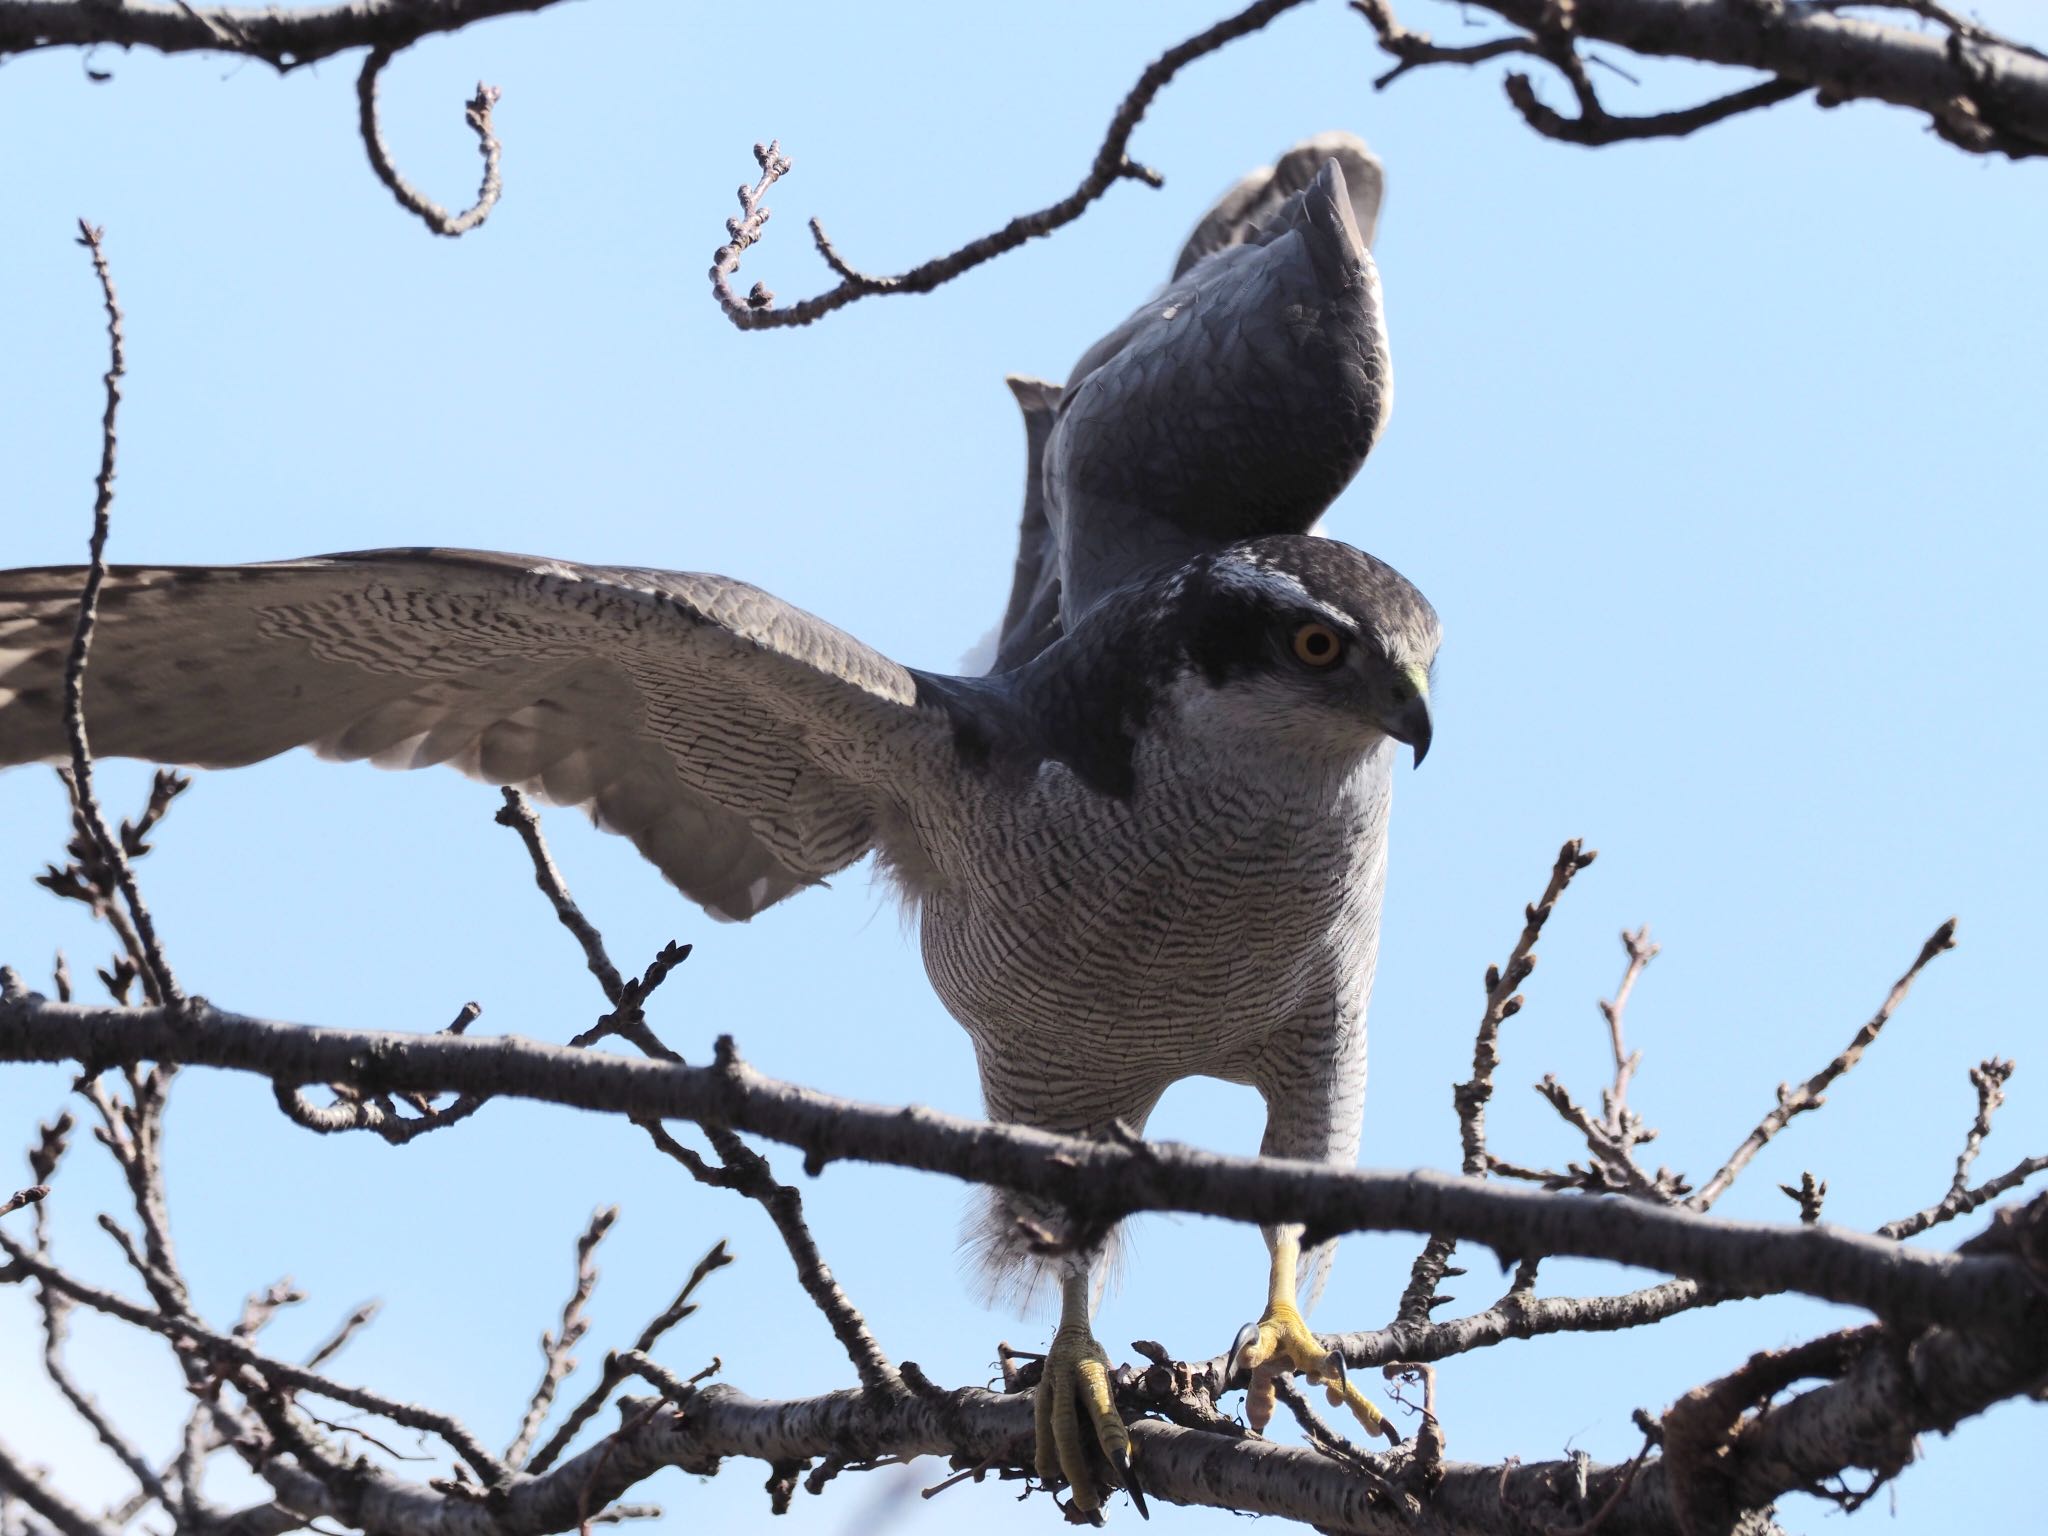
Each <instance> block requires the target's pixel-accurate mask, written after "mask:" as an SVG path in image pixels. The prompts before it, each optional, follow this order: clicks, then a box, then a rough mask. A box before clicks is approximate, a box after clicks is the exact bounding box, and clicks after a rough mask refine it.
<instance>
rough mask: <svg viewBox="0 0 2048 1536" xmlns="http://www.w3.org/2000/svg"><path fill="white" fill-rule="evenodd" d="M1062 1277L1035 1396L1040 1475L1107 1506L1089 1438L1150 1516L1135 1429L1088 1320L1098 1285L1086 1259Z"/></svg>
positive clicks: (1085, 1508) (1085, 1507)
mask: <svg viewBox="0 0 2048 1536" xmlns="http://www.w3.org/2000/svg"><path fill="white" fill-rule="evenodd" d="M1064 1268H1065V1273H1064V1274H1063V1276H1062V1279H1061V1282H1060V1324H1059V1328H1058V1329H1057V1330H1056V1331H1055V1332H1054V1334H1053V1336H1052V1348H1051V1349H1049V1350H1047V1351H1046V1356H1045V1370H1044V1374H1043V1375H1042V1376H1041V1377H1040V1378H1039V1383H1038V1392H1037V1396H1036V1399H1035V1401H1034V1403H1033V1409H1034V1412H1035V1416H1036V1423H1037V1463H1038V1475H1039V1477H1041V1478H1042V1479H1044V1480H1045V1481H1046V1482H1048V1483H1052V1482H1056V1481H1059V1480H1061V1479H1064V1480H1065V1481H1066V1484H1067V1487H1068V1489H1069V1490H1070V1493H1071V1496H1072V1498H1073V1501H1074V1507H1075V1508H1076V1509H1078V1510H1080V1511H1081V1512H1082V1513H1083V1514H1092V1513H1094V1511H1095V1510H1096V1509H1098V1508H1099V1507H1100V1506H1101V1503H1102V1496H1101V1494H1100V1493H1098V1492H1097V1490H1096V1486H1095V1471H1094V1469H1093V1468H1092V1467H1091V1466H1090V1465H1089V1458H1088V1438H1089V1436H1091V1435H1092V1436H1093V1437H1094V1441H1095V1444H1096V1445H1097V1446H1099V1447H1100V1448H1101V1450H1102V1456H1103V1459H1104V1460H1105V1461H1106V1462H1108V1464H1109V1470H1110V1475H1111V1486H1113V1487H1121V1488H1124V1489H1126V1490H1127V1491H1128V1492H1129V1493H1130V1495H1131V1502H1132V1503H1133V1504H1135V1505H1137V1506H1138V1513H1139V1514H1141V1515H1146V1518H1148V1519H1149V1518H1150V1516H1149V1515H1148V1514H1147V1512H1146V1509H1145V1495H1144V1494H1143V1493H1142V1492H1141V1491H1140V1490H1139V1488H1138V1480H1137V1478H1136V1477H1134V1476H1133V1475H1132V1472H1131V1452H1132V1449H1133V1447H1132V1445H1131V1435H1130V1431H1129V1430H1128V1429H1126V1428H1125V1427H1124V1421H1123V1419H1122V1417H1121V1416H1120V1415H1119V1414H1118V1413H1117V1411H1116V1397H1115V1394H1114V1393H1113V1392H1111V1390H1110V1385H1109V1355H1108V1353H1107V1352H1106V1351H1105V1350H1104V1349H1103V1347H1102V1346H1101V1345H1100V1344H1098V1343H1096V1341H1095V1334H1094V1331H1093V1329H1092V1328H1091V1327H1090V1326H1089V1316H1088V1313H1089V1304H1090V1301H1091V1292H1092V1291H1093V1289H1094V1288H1093V1286H1092V1285H1091V1284H1090V1282H1089V1274H1088V1271H1089V1265H1088V1262H1087V1261H1086V1260H1085V1259H1076V1260H1073V1261H1071V1262H1069V1263H1068V1264H1067V1265H1066V1266H1064Z"/></svg>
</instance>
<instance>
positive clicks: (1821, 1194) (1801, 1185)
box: [1778, 1172, 1828, 1227]
mask: <svg viewBox="0 0 2048 1536" xmlns="http://www.w3.org/2000/svg"><path fill="white" fill-rule="evenodd" d="M1778 1188H1779V1189H1781V1190H1783V1191H1784V1192H1785V1198H1786V1199H1788V1200H1790V1201H1792V1203H1793V1204H1795V1205H1797V1206H1798V1207H1799V1221H1800V1224H1801V1225H1802V1226H1808V1227H1810V1226H1812V1225H1813V1224H1814V1223H1815V1222H1817V1221H1819V1220H1820V1207H1821V1202H1822V1201H1824V1200H1825V1199H1827V1197H1828V1181H1827V1180H1826V1179H1816V1178H1814V1176H1813V1174H1812V1173H1811V1172H1807V1173H1802V1174H1800V1175H1799V1182H1798V1183H1797V1184H1780V1185H1779V1186H1778Z"/></svg>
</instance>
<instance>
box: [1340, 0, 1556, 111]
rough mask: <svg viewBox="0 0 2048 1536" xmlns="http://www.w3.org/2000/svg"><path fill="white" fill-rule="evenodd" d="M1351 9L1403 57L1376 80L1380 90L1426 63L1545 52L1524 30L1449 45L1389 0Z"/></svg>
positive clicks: (1361, 2)
mask: <svg viewBox="0 0 2048 1536" xmlns="http://www.w3.org/2000/svg"><path fill="white" fill-rule="evenodd" d="M1351 9H1353V10H1354V11H1356V12H1358V14H1359V15H1361V16H1363V17H1364V18H1365V19H1366V20H1367V21H1368V22H1370V23H1371V24H1372V29H1373V32H1374V33H1375V34H1376V35H1377V36H1378V37H1379V43H1380V47H1381V48H1382V49H1383V50H1385V51H1386V52H1387V53H1389V54H1391V55H1392V56H1393V57H1394V58H1396V59H1398V60H1400V62H1399V63H1398V64H1396V65H1395V66H1394V67H1393V68H1392V69H1390V70H1388V71H1387V72H1386V73H1385V74H1383V75H1381V76H1380V77H1379V78H1378V79H1376V80H1374V81H1373V83H1372V88H1373V89H1374V90H1376V91H1383V90H1385V89H1386V88H1387V87H1388V86H1390V85H1392V84H1393V83H1394V82H1395V81H1396V80H1398V79H1400V78H1401V77H1402V76H1403V75H1405V74H1407V73H1408V71H1409V70H1411V69H1420V68H1422V67H1423V66H1424V65H1425V64H1467V65H1470V64H1484V63H1485V62H1486V61H1487V60H1488V59H1498V58H1500V57H1502V56H1503V55H1505V54H1510V53H1533V54H1536V55H1538V56H1539V57H1540V56H1541V54H1542V52H1543V49H1542V45H1541V44H1539V43H1538V42H1537V41H1536V39H1535V38H1533V37H1528V36H1525V35H1523V34H1521V33H1509V34H1508V35H1507V36H1505V37H1489V38H1487V39H1486V40H1485V41H1484V42H1479V43H1464V44H1455V45H1451V46H1445V45H1443V44H1440V43H1438V42H1436V41H1435V40H1434V39H1432V38H1431V37H1430V35H1429V34H1428V33H1427V32H1416V31H1412V30H1410V29H1409V28H1407V27H1404V26H1402V25H1401V23H1400V22H1399V20H1397V19H1396V18H1395V16H1394V9H1393V7H1392V6H1391V5H1389V4H1388V3H1387V0H1351Z"/></svg>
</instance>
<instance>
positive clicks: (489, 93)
mask: <svg viewBox="0 0 2048 1536" xmlns="http://www.w3.org/2000/svg"><path fill="white" fill-rule="evenodd" d="M392 52H393V50H392V49H390V48H387V47H383V46H379V47H375V48H372V49H371V50H370V52H369V55H368V56H367V57H366V58H365V59H364V60H363V68H362V73H360V74H359V75H357V76H356V121H357V126H358V127H359V128H360V130H361V132H362V136H363V151H364V153H366V154H367V155H369V157H370V169H371V170H373V171H375V172H376V173H377V179H378V180H379V181H381V182H383V183H384V185H385V186H386V187H387V188H389V189H390V191H391V195H392V196H393V197H395V198H397V199H398V206H399V207H401V208H403V209H405V210H406V211H407V212H408V213H412V214H416V215H418V217H419V219H420V222H421V223H423V224H425V225H426V226H427V228H428V229H429V230H431V231H433V232H434V233H435V234H437V235H445V236H446V237H448V238H449V239H451V240H453V239H455V238H457V237H458V236H461V235H466V234H468V233H469V232H470V231H471V230H472V229H475V228H476V227H477V225H479V224H481V223H483V221H484V220H485V219H487V218H489V217H490V216H491V210H492V209H493V208H495V207H497V205H498V194H499V193H500V192H502V191H503V190H504V184H503V183H502V182H501V181H500V180H499V178H498V159H499V156H500V154H501V147H500V145H499V143H498V139H497V135H496V134H494V133H493V132H492V131H491V109H492V108H493V107H495V106H496V105H497V104H498V97H499V95H500V94H501V93H500V91H499V90H498V88H497V87H496V86H495V85H485V84H484V83H483V82H482V81H481V80H479V81H478V82H477V85H476V94H475V95H474V96H472V97H470V99H469V101H468V102H467V104H465V105H464V107H463V109H462V117H463V121H464V122H466V123H468V124H469V130H470V132H471V133H474V134H475V135H476V148H477V153H478V154H480V155H482V156H483V161H484V178H483V184H482V185H481V186H479V187H478V188H477V193H476V201H475V202H474V203H472V204H470V206H469V207H468V208H466V209H464V210H463V211H462V212H461V213H450V212H449V211H448V210H447V209H446V208H443V207H442V206H441V205H440V204H439V203H437V202H435V201H434V200H433V199H432V198H430V197H428V196H427V195H426V194H425V193H423V192H421V191H420V190H419V189H418V188H416V187H414V186H413V184H412V183H411V182H409V181H407V180H406V179H405V177H404V176H403V175H401V174H400V173H399V169H398V167H397V165H395V164H394V163H393V162H392V159H391V150H390V147H389V146H388V145H386V144H385V142H384V129H383V127H382V125H381V124H380V123H379V122H378V120H377V81H378V79H379V78H380V77H381V76H382V75H383V73H384V66H385V65H387V64H389V63H390V62H391V58H392Z"/></svg>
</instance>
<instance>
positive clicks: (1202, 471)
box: [999, 134, 1393, 666]
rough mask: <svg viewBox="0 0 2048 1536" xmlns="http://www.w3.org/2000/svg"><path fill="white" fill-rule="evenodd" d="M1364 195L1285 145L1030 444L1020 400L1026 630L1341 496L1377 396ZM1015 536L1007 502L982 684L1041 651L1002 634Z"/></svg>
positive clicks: (1097, 351) (1319, 161) (1241, 187)
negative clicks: (1004, 589)
mask: <svg viewBox="0 0 2048 1536" xmlns="http://www.w3.org/2000/svg"><path fill="white" fill-rule="evenodd" d="M1382 185H1383V178H1382V174H1381V171H1380V164H1379V161H1378V160H1377V159H1376V158H1375V157H1374V156H1373V155H1372V153H1371V151H1370V150H1368V149H1367V148H1366V147H1365V145H1364V144H1363V143H1361V142H1360V141H1359V140H1358V139H1356V138H1354V137H1352V136H1351V135H1349V134H1324V135H1321V136H1319V137H1317V138H1314V139H1310V140H1307V141H1305V142H1304V143H1302V144H1299V145H1297V146H1295V148H1293V149H1292V150H1290V151H1288V153H1287V154H1285V155H1283V156H1282V157H1281V159H1280V161H1279V163H1278V164H1276V165H1274V166H1270V167H1268V168H1266V169H1264V170H1262V171H1256V172H1254V173H1253V174H1252V175H1250V176H1248V177H1246V178H1245V179H1244V180H1243V181H1241V182H1239V183H1238V184H1237V186H1235V187H1233V188H1232V189H1231V190H1230V191H1229V192H1228V193H1227V194H1225V196H1224V197H1223V199H1222V200H1221V201H1220V202H1219V203H1218V204H1217V205H1216V207H1215V208H1214V209H1212V210H1211V211H1210V212H1209V214H1208V215H1207V216H1205V217H1204V218H1203V220H1202V221H1201V223H1200V224H1198V225H1197V226H1196V228H1195V231H1194V233H1193V234H1192V235H1191V236H1190V237H1189V239H1188V241H1187V244H1186V246H1185V247H1184V248H1183V250H1182V251H1181V254H1180V259H1179V261H1178V262H1177V264H1176V266H1175V272H1174V277H1173V280H1172V281H1170V282H1169V283H1167V285H1166V286H1165V287H1164V288H1162V289H1161V290H1160V291H1159V292H1158V293H1157V294H1155V295H1154V296H1153V297H1152V298H1151V299H1150V300H1148V301H1147V302H1146V303H1145V304H1144V305H1142V306H1141V307H1140V308H1139V309H1138V310H1137V311H1136V312H1134V313H1133V314H1132V315H1131V316H1130V317H1129V318H1128V319H1126V320H1125V321H1124V322H1123V323H1122V324H1121V325H1119V326H1117V327H1116V329H1114V330H1112V331H1111V332H1110V333H1109V334H1108V335H1106V336H1104V337H1103V338H1102V339H1101V340H1100V341H1098V342H1096V343H1095V345H1094V346H1092V347H1090V348H1089V349H1088V351H1087V352H1086V353H1085V354H1084V355H1083V356H1082V358H1081V360H1080V362H1079V363H1077V364H1076V365H1075V367H1074V371H1073V375H1072V377H1070V378H1069V379H1068V381H1067V385H1066V388H1065V390H1064V392H1063V393H1062V394H1060V395H1059V396H1058V397H1057V405H1056V410H1055V412H1054V414H1053V416H1052V419H1051V429H1050V432H1049V433H1048V434H1047V435H1046V436H1045V438H1044V440H1043V442H1042V443H1041V442H1040V440H1039V439H1038V437H1037V436H1036V435H1035V434H1033V432H1032V428H1033V425H1034V423H1035V421H1036V418H1035V417H1034V415H1033V412H1034V409H1038V408H1042V406H1041V403H1040V402H1036V401H1031V400H1023V397H1022V396H1020V400H1021V401H1022V403H1024V406H1025V413H1026V426H1027V448H1028V450H1029V452H1030V455H1031V457H1030V460H1029V463H1028V465H1027V468H1028V469H1030V470H1033V471H1035V473H1036V475H1037V479H1036V480H1033V481H1027V486H1029V487H1030V488H1031V489H1032V490H1035V492H1036V494H1037V495H1038V496H1039V497H1040V498H1042V503H1043V507H1044V523H1043V527H1044V530H1045V531H1046V532H1047V533H1048V534H1049V535H1050V538H1049V542H1044V543H1041V544H1040V545H1039V546H1038V551H1039V564H1040V569H1038V570H1037V571H1036V572H1035V573H1034V574H1033V579H1032V581H1031V583H1030V586H1029V590H1030V591H1032V592H1033V593H1035V594H1037V595H1038V604H1039V605H1038V608H1037V609H1032V608H1029V607H1027V608H1026V609H1025V610H1024V611H1025V612H1026V613H1031V612H1039V611H1042V610H1043V608H1044V607H1045V606H1046V598H1045V596H1044V594H1046V593H1047V592H1054V593H1055V594H1056V595H1055V597H1054V598H1053V599H1052V601H1053V602H1055V603H1056V604H1057V607H1058V609H1059V610H1060V612H1061V613H1062V614H1063V616H1064V617H1063V619H1062V627H1064V626H1065V625H1067V624H1069V623H1070V622H1071V620H1072V618H1073V617H1074V616H1076V615H1078V614H1080V613H1083V612H1085V611H1087V609H1088V608H1090V607H1092V606H1093V605H1094V604H1095V603H1096V602H1097V601H1099V600H1100V599H1101V598H1102V597H1103V596H1104V595H1106V594H1107V593H1109V592H1111V591H1113V590H1115V589H1116V588H1117V587H1119V586H1122V585H1124V584H1125V583H1126V582H1128V581H1130V580H1132V579H1133V578H1135V577H1138V576H1142V575H1144V574H1146V573H1147V572H1149V571H1154V570H1157V569H1159V568H1161V567H1164V566H1167V565H1171V564H1176V563H1178V562H1180V561H1182V560H1185V559H1187V558H1189V557H1190V556H1192V555H1195V554H1199V553H1202V552H1204V551H1207V550H1213V549H1217V548H1220V547H1222V546H1223V545H1225V544H1229V543H1232V542H1234V541H1236V540H1239V539H1247V538H1256V537H1260V536H1262V535H1266V534H1274V533H1305V532H1307V531H1308V530H1309V529H1310V528H1311V527H1313V526H1314V524H1315V522H1316V520H1317V519H1318V518H1319V517H1320V516H1321V515H1322V513H1323V510H1324V509H1325V508H1326V507H1328V506H1329V504H1330V503H1331V502H1332V501H1333V500H1335V499H1336V496H1337V493H1338V492H1340V491H1341V490H1343V488H1344V487H1345V486H1346V485H1347V484H1349V483H1350V481H1351V477H1352V476H1353V475H1355V474H1356V473H1357V472H1358V469H1359V466H1360V465H1362V464H1363V463H1364V462H1365V457H1366V454H1367V453H1368V452H1369V451H1370V450H1371V448H1372V445H1373V443H1374V442H1375V441H1376V440H1377V438H1378V436H1379V432H1380V427H1381V425H1382V423H1383V422H1384V421H1385V418H1386V413H1387V408H1388V406H1389V405H1390V404H1391V403H1392V397H1393V375H1392V368H1391V364H1390V362H1389V358H1388V353H1387V340H1386V330H1385V327H1384V324H1383V323H1382V318H1381V311H1380V286H1379V274H1378V272H1377V270H1376V269H1375V268H1374V266H1373V261H1372V256H1371V254H1370V252H1369V251H1368V250H1367V243H1368V240H1369V238H1370V235H1371V231H1372V230H1373V228H1374V226H1375V224H1376V223H1377V220H1378V215H1379V204H1380V193H1381V188H1382ZM1013 387H1015V386H1014V385H1013ZM1034 527H1035V525H1034V521H1033V518H1032V500H1031V496H1030V495H1029V494H1027V499H1026V507H1025V520H1024V527H1023V530H1022V534H1023V537H1022V540H1021V541H1020V548H1019V557H1018V582H1017V586H1016V587H1015V588H1014V589H1013V596H1012V600H1011V617H1012V622H1011V623H1010V624H1008V625H1006V628H1005V632H1004V643H1003V646H1002V648H1001V651H1000V653H999V656H1000V660H999V665H1001V666H1016V665H1021V664H1022V662H1024V661H1026V660H1029V659H1030V655H1031V654H1032V653H1033V650H1034V647H1035V648H1042V647H1043V646H1044V645H1045V644H1046V643H1048V642H1049V640H1050V639H1051V638H1053V637H1054V636H1056V635H1057V633H1058V632H1059V630H1058V629H1053V630H1051V631H1050V633H1047V632H1045V626H1043V625H1041V626H1040V628H1039V630H1037V631H1031V630H1028V629H1026V628H1024V627H1021V626H1019V625H1018V624H1017V623H1016V622H1015V620H1016V618H1017V615H1018V612H1019V608H1018V599H1019V597H1020V596H1021V595H1022V594H1024V592H1025V591H1026V590H1027V588H1026V582H1025V576H1026V570H1025V567H1026V565H1027V563H1028V562H1029V560H1030V559H1031V557H1032V555H1033V552H1034V549H1033V538H1034Z"/></svg>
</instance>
